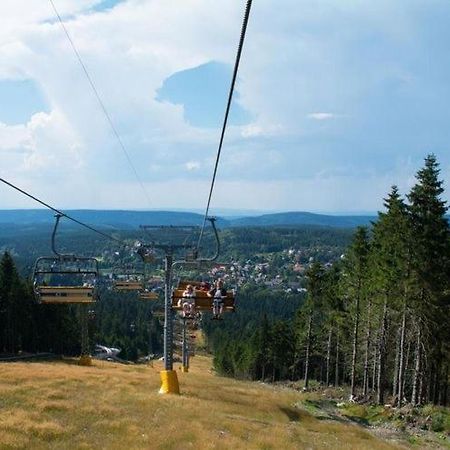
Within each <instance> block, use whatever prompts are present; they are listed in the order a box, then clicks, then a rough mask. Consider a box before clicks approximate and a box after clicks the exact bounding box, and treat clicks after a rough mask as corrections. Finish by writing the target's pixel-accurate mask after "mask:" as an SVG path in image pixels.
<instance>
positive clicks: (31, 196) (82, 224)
mask: <svg viewBox="0 0 450 450" xmlns="http://www.w3.org/2000/svg"><path fill="white" fill-rule="evenodd" d="M0 181H1V182H2V183H4V184H6V185H7V186H9V187H11V188H13V189H15V190H16V191H18V192H20V193H21V194H23V195H25V196H26V197H28V198H31V199H32V200H34V201H35V202H37V203H40V204H41V205H42V206H45V207H46V208H48V209H50V210H52V211H53V212H55V213H56V214H60V215H61V216H62V217H65V218H66V219H69V220H71V221H72V222H75V223H76V224H78V225H80V226H82V227H84V228H87V229H88V230H90V231H93V232H94V233H97V234H99V235H100V236H103V237H104V238H106V239H110V240H112V241H115V242H118V243H119V244H121V245H126V243H125V241H122V240H121V239H118V238H116V237H114V236H112V235H110V234H107V233H104V232H103V231H100V230H97V229H96V228H94V227H92V226H91V225H88V224H86V223H84V222H81V221H80V220H78V219H75V218H74V217H72V216H69V215H68V214H66V213H64V212H62V211H61V210H59V209H57V208H54V207H53V206H51V205H49V204H48V203H46V202H44V201H43V200H40V199H39V198H38V197H35V196H34V195H32V194H30V193H29V192H26V191H24V190H23V189H20V188H19V187H18V186H16V185H14V184H12V183H10V182H9V181H7V180H5V179H4V178H0Z"/></svg>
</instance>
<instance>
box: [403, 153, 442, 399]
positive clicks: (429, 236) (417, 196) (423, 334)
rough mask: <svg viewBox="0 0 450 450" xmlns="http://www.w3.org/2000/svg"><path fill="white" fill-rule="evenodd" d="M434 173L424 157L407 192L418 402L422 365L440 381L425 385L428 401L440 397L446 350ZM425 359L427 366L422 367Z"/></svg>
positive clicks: (438, 188) (432, 160)
mask: <svg viewBox="0 0 450 450" xmlns="http://www.w3.org/2000/svg"><path fill="white" fill-rule="evenodd" d="M439 173H440V169H439V164H438V162H437V160H436V156H435V155H433V154H430V155H428V156H427V157H426V158H425V165H424V167H423V168H422V169H421V170H419V171H418V172H417V175H416V178H417V182H416V184H415V185H414V186H413V188H412V189H411V192H410V193H409V195H408V200H409V202H410V204H409V213H410V219H411V231H412V239H413V242H414V247H413V270H414V275H415V281H416V285H417V286H416V291H415V298H414V304H413V309H414V313H413V314H414V323H415V334H416V339H415V357H414V359H415V361H414V375H413V380H412V394H411V401H412V403H413V404H415V403H418V402H420V401H421V397H422V393H421V392H419V384H422V383H421V382H420V378H421V377H423V376H424V372H425V369H426V370H427V372H428V374H429V375H431V373H433V374H435V376H434V378H435V380H439V381H435V383H434V385H432V384H430V383H429V384H428V386H429V388H428V397H429V400H431V401H434V402H435V403H437V402H438V401H439V391H440V386H439V383H440V378H441V377H442V376H443V375H442V374H441V372H442V369H443V362H444V361H443V357H444V354H445V353H446V351H447V350H448V307H449V294H448V286H449V278H450V271H449V269H450V265H449V261H450V235H449V226H448V221H447V219H446V217H445V214H446V212H447V206H446V202H445V201H444V200H442V199H441V196H442V194H443V192H444V187H443V182H442V180H440V179H439ZM423 350H425V351H426V354H425V355H423V354H422V352H423ZM426 361H428V367H426V368H425V362H426ZM428 381H429V380H428ZM445 381H447V380H445Z"/></svg>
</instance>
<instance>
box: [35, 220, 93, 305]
mask: <svg viewBox="0 0 450 450" xmlns="http://www.w3.org/2000/svg"><path fill="white" fill-rule="evenodd" d="M55 217H56V222H55V226H54V228H53V233H52V238H51V245H52V251H53V253H54V256H41V257H40V258H38V259H37V260H36V262H35V265H34V269H33V289H34V293H35V296H36V299H37V301H38V302H39V303H42V304H85V303H94V302H95V301H96V299H97V279H98V277H99V268H98V261H97V259H95V258H93V257H80V256H76V255H72V254H70V255H69V254H65V255H63V254H60V253H58V252H57V251H56V247H55V238H56V231H57V228H58V225H59V221H60V219H61V217H62V214H56V215H55Z"/></svg>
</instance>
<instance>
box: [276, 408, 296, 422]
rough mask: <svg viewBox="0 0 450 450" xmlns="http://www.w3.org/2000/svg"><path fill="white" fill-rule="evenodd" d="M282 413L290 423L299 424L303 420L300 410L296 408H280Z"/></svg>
mask: <svg viewBox="0 0 450 450" xmlns="http://www.w3.org/2000/svg"><path fill="white" fill-rule="evenodd" d="M279 408H280V411H281V412H282V413H284V414H285V415H286V416H287V418H288V419H289V422H299V421H300V418H301V414H300V412H299V411H298V410H296V409H294V408H288V407H286V406H280V407H279Z"/></svg>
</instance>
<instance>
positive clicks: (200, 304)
mask: <svg viewBox="0 0 450 450" xmlns="http://www.w3.org/2000/svg"><path fill="white" fill-rule="evenodd" d="M207 219H208V220H209V222H210V223H211V226H212V229H213V232H214V237H215V240H216V252H215V254H214V256H213V257H211V258H198V254H197V253H195V255H194V256H195V257H194V259H193V260H191V258H189V257H188V258H185V260H183V261H177V262H176V264H177V265H179V266H196V267H198V268H201V269H205V268H208V267H211V266H213V267H214V266H219V267H226V266H229V264H225V263H218V262H217V261H216V259H217V258H218V256H219V254H220V239H219V234H218V232H217V228H216V224H215V222H216V218H215V217H208V218H207ZM188 256H189V255H188ZM187 285H191V286H192V287H193V288H194V293H195V295H194V297H193V300H194V305H195V310H196V311H212V310H213V305H214V298H213V297H210V296H209V295H208V293H209V289H205V286H204V282H201V281H191V280H180V281H179V282H178V285H177V287H176V288H175V289H174V290H173V292H172V309H173V310H175V311H181V310H183V299H184V298H185V297H183V292H184V290H185V289H186V286H187ZM223 302H224V307H223V312H235V310H236V307H235V303H236V289H231V290H227V295H226V298H224V299H223Z"/></svg>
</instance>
